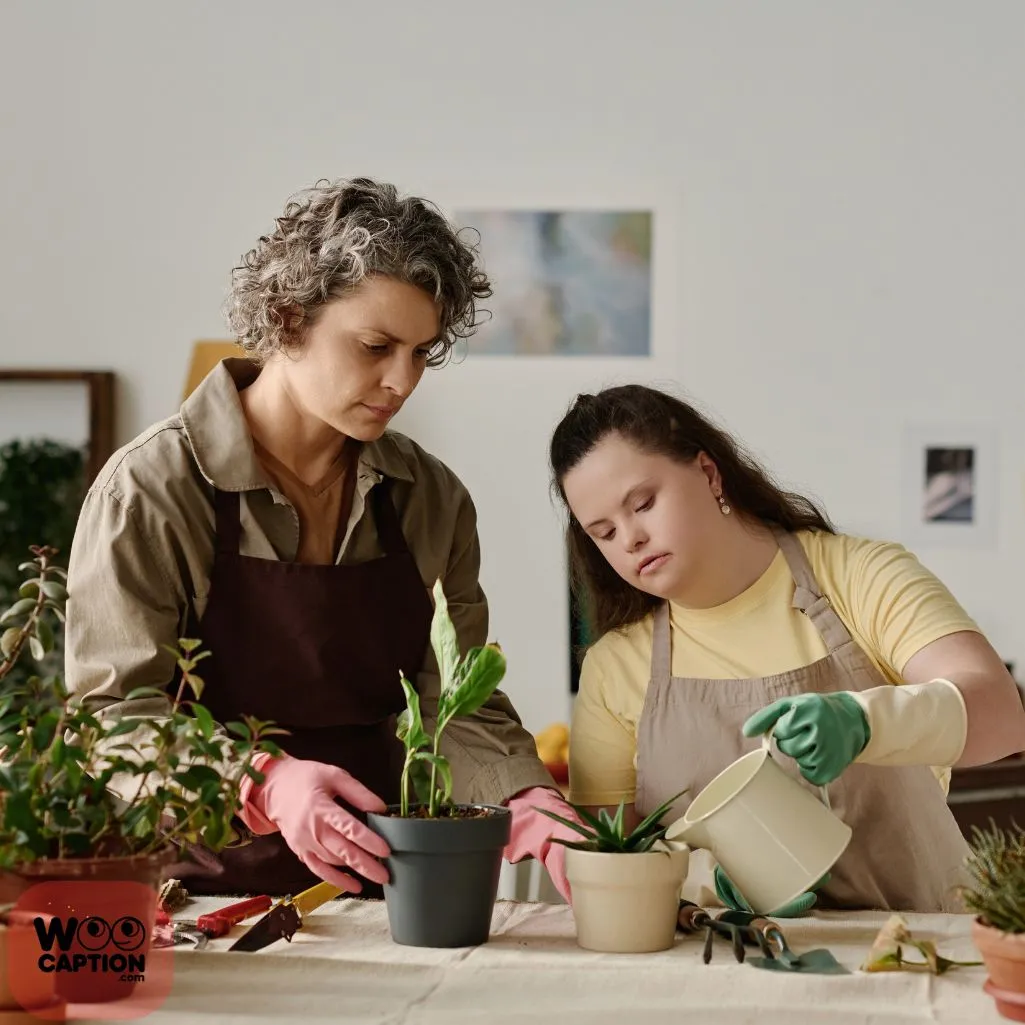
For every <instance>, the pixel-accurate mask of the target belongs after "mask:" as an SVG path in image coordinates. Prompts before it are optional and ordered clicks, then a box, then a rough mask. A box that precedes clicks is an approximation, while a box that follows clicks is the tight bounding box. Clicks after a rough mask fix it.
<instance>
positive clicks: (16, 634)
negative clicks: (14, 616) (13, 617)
mask: <svg viewBox="0 0 1025 1025" xmlns="http://www.w3.org/2000/svg"><path fill="white" fill-rule="evenodd" d="M20 639H21V631H20V630H19V629H18V628H17V627H16V626H12V627H9V628H8V629H7V630H4V632H3V634H0V652H3V656H4V658H10V657H11V654H12V652H13V651H14V648H15V646H16V645H17V643H18V641H19V640H20Z"/></svg>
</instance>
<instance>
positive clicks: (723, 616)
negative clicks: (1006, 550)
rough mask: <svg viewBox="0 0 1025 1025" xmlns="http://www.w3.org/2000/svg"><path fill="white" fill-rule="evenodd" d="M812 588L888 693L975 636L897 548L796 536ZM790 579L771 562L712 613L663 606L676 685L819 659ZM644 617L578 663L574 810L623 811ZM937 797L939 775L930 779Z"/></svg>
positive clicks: (952, 603) (648, 626)
mask: <svg viewBox="0 0 1025 1025" xmlns="http://www.w3.org/2000/svg"><path fill="white" fill-rule="evenodd" d="M797 537H798V538H799V540H800V542H801V545H802V546H803V548H804V550H805V552H806V553H807V555H808V559H809V561H810V563H811V567H812V571H813V572H814V574H815V578H816V579H817V580H818V582H819V587H820V588H821V589H822V592H823V594H825V595H826V596H827V597H828V598H829V599H830V601H831V602H832V604H833V608H834V609H835V610H836V612H837V614H838V615H839V617H840V619H841V620H843V622H844V625H845V626H846V627H847V629H848V630H849V631H850V632H851V636H852V637H853V638H854V640H855V642H856V643H857V644H859V645H860V646H861V647H862V649H863V650H864V651H865V652H866V653H867V654H868V656H869V658H871V660H872V661H873V662H874V663H875V665H876V666H877V667H878V668H879V670H880V672H881V673H882V674H883V676H884V677H885V678H886V679H887V680H889V681H890V682H891V683H894V684H899V683H901V682H902V679H901V673H902V671H903V669H904V666H905V665H906V664H907V662H908V660H909V659H910V658H911V657H912V655H914V654H915V653H916V652H918V651H920V650H921V649H922V648H924V647H925V646H926V645H927V644H931V643H932V642H933V641H936V640H939V638H941V637H945V636H947V635H948V634H952V633H957V632H958V631H960V630H974V631H978V630H979V628H978V626H976V624H975V623H974V622H973V621H972V619H971V618H969V616H968V615H967V613H966V612H965V611H964V610H963V609H962V608H961V606H960V605H959V604H958V603H957V601H956V600H955V599H954V597H953V595H952V594H951V593H950V592H949V591H948V590H947V588H946V587H945V586H944V585H943V584H942V583H941V582H940V581H939V580H938V579H937V578H936V577H935V576H934V575H933V574H932V573H930V572H929V570H927V569H926V568H925V567H924V566H923V565H922V564H921V563H920V562H919V561H918V559H917V558H916V557H915V556H914V555H912V554H911V552H909V551H907V550H906V549H905V548H903V547H902V546H901V545H898V544H892V543H887V542H880V541H870V540H866V539H864V538H859V537H850V536H847V535H844V534H827V533H821V532H815V531H801V532H800V533H798V534H797ZM793 596H794V578H793V576H792V575H791V573H790V567H789V566H788V565H787V563H786V560H785V559H784V557H783V553H782V552H779V553H778V554H777V555H776V558H775V559H774V560H773V561H772V563H771V564H770V566H769V568H768V569H767V570H766V571H765V573H763V574H762V576H761V577H760V578H759V579H758V580H757V581H755V583H754V584H752V585H751V586H750V587H749V588H748V589H747V590H746V591H744V592H743V593H741V594H739V595H737V597H735V598H732V599H731V600H730V601H728V602H726V603H725V604H723V605H718V606H716V607H715V608H711V609H687V608H683V607H681V606H679V605H675V604H671V605H670V622H671V624H672V626H671V629H672V638H673V665H672V672H673V675H674V676H689V677H701V678H704V679H721V680H722V681H723V686H724V687H729V681H730V680H737V679H744V678H748V677H753V676H770V675H772V674H774V673H782V672H786V671H787V670H789V669H796V668H798V667H800V666H806V665H809V664H810V663H812V662H814V661H816V660H817V659H820V658H822V657H823V656H824V655H825V654H826V646H825V644H824V643H823V641H822V638H821V637H820V636H819V634H818V631H817V630H816V629H815V626H814V625H813V624H812V622H811V620H810V619H809V618H808V617H807V616H805V615H804V613H802V612H800V611H799V610H798V609H795V608H793V606H792V604H791V603H792V601H793ZM652 621H653V620H652V616H650V615H649V616H646V617H645V618H644V619H643V620H641V621H640V622H638V623H634V624H632V625H630V626H628V627H625V628H624V629H622V630H613V631H610V632H609V633H607V634H606V635H605V636H604V637H602V638H601V639H600V640H598V641H597V642H596V643H595V644H594V645H593V646H592V647H591V648H590V650H589V651H588V652H587V655H586V657H585V658H584V662H583V665H582V667H581V671H580V690H579V693H578V694H577V696H576V699H575V701H574V707H573V722H572V730H571V739H570V790H571V796H570V800H572V801H573V802H574V803H576V804H584V805H616V804H619V802H620V801H621V800H624V799H625V800H626V801H627V802H628V803H629V802H631V801H633V799H634V795H635V789H636V768H635V764H634V757H635V754H636V747H637V724H638V721H639V720H640V717H641V711H642V709H643V708H644V697H645V694H646V692H647V689H648V681H649V679H650V676H651V638H652ZM934 771H935V772H936V775H937V777H938V778H939V779H940V783H941V785H943V786H944V787H945V786H946V785H947V782H948V781H949V775H950V773H949V769H947V768H945V767H939V768H937V769H935V770H934Z"/></svg>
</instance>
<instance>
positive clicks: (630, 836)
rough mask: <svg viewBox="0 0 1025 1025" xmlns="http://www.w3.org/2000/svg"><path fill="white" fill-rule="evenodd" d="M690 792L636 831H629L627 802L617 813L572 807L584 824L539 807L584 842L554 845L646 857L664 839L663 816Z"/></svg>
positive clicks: (670, 802) (663, 806)
mask: <svg viewBox="0 0 1025 1025" xmlns="http://www.w3.org/2000/svg"><path fill="white" fill-rule="evenodd" d="M686 792H687V791H686V790H681V791H680V793H678V794H676V796H675V797H670V798H669V800H668V801H666V802H665V803H664V804H660V805H659V806H658V807H657V808H656V809H655V810H654V811H653V812H652V813H651V814H650V815H648V816H647V817H646V818H644V819H642V820H641V821H640V822H639V823H638V824H637V825H636V826H634V828H633V829H627V828H626V822H625V816H626V802H625V801H620V802H619V807H618V808H617V809H616V810H615V812H614V813H610V812H609V810H608V809H607V808H601V809H600V810H599V811H598V814H597V815H595V814H594V813H593V812H591V811H588V809H587V808H584V807H582V806H580V805H579V804H575V805H573V808H574V810H575V811H576V813H577V814H578V815H579V816H580V817H581V819H583V822H582V823H580V822H573V821H571V820H570V819H567V818H563V817H562V816H561V815H559V814H557V813H556V812H553V811H548V810H547V809H545V808H538V809H537V810H538V811H539V812H541V814H542V815H547V816H548V817H549V818H550V819H555V821H556V822H561V823H562V824H563V825H564V826H569V827H570V829H573V830H575V831H576V832H577V833H579V834H580V835H581V836H582V837H583V838H584V839H582V840H564V839H558V838H553V842H554V843H561V844H563V845H564V846H566V847H572V848H574V849H575V850H578V851H593V852H595V853H596V854H644V853H646V852H647V851H651V850H655V849H657V848H656V847H655V845H656V844H657V843H658V842H659V841H660V840H661V839H662V838H663V837H664V836H665V833H666V830H667V829H668V828H669V827H668V825H662V823H661V819H662V816H663V815H665V814H666V812H668V811H669V809H670V808H671V807H672V806H673V804H674V803H675V802H676V801H677V800H679V798H681V797H682V796H683V795H684V794H685V793H686Z"/></svg>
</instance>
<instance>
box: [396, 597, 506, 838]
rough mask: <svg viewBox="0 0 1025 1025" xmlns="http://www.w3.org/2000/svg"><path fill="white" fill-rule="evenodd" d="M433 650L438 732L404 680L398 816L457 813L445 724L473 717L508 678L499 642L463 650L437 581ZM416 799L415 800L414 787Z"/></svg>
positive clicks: (399, 727)
mask: <svg viewBox="0 0 1025 1025" xmlns="http://www.w3.org/2000/svg"><path fill="white" fill-rule="evenodd" d="M433 594H434V614H433V616H432V618H431V648H432V649H433V651H434V657H435V660H436V661H437V663H438V674H439V677H440V681H441V684H440V692H439V695H438V709H437V714H436V716H435V723H434V728H433V731H428V728H427V726H426V725H425V723H424V718H423V715H422V714H421V710H420V695H419V694H418V693H417V690H416V688H415V687H414V686H413V684H412V683H410V682H409V680H408V679H406V676H405V674H404V673H403V672H400V673H399V680H400V682H401V684H402V689H403V691H404V692H405V695H406V707H405V709H404V710H403V711H402V713H401V714H400V715H399V717H398V723H397V730H396V734H397V736H398V738H399V740H401V741H402V743H403V746H404V747H405V750H406V755H405V761H404V763H403V766H402V781H401V796H400V799H399V801H400V803H399V814H400V815H401V816H402V817H404V818H405V817H408V816H409V815H411V814H413V815H416V816H418V817H426V818H438V817H441V816H449V817H450V816H453V815H454V814H457V809H456V808H455V807H454V806H453V803H452V769H451V767H450V766H449V763H448V759H447V758H445V756H444V755H443V754H441V738H442V734H443V733H444V731H445V727H446V726H448V724H449V723H450V722H451V721H452V720H453V719H454V718H456V716H462V715H472V714H473V713H474V712H476V711H477V709H478V708H480V707H481V705H483V704H484V702H486V701H487V700H488V698H490V697H491V695H492V694H494V692H495V689H496V688H497V687H498V685H499V683H501V682H502V678H503V677H504V676H505V656H504V655H503V654H502V649H501V648H500V647H499V645H498V644H485V645H483V646H480V647H474V648H471V649H470V650H469V651H467V652H466V654H465V655H461V654H460V652H459V638H458V637H457V635H456V629H455V626H454V625H453V623H452V619H451V617H450V615H449V611H448V601H447V600H446V598H445V592H444V589H443V588H442V584H441V581H440V580H438V581H436V582H435V584H434V589H433ZM411 788H412V791H413V793H414V794H415V797H416V801H415V802H414V803H413V804H412V805H411V803H410V789H411Z"/></svg>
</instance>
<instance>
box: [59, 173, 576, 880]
mask: <svg viewBox="0 0 1025 1025" xmlns="http://www.w3.org/2000/svg"><path fill="white" fill-rule="evenodd" d="M490 294H491V291H490V286H489V283H488V280H487V278H486V276H485V274H484V273H483V271H482V270H481V268H480V267H479V266H478V264H477V261H476V254H475V252H474V250H473V249H472V248H470V247H469V246H468V245H467V244H466V242H465V241H464V240H462V239H461V238H460V237H459V235H458V234H457V233H456V232H455V231H454V230H453V228H452V226H451V225H450V224H449V223H448V222H447V221H446V220H445V219H444V217H442V216H441V214H440V213H439V212H438V211H437V210H436V209H435V208H434V207H433V206H432V205H430V204H428V203H426V202H424V201H423V200H421V199H417V198H406V197H400V196H399V195H398V194H397V192H396V190H395V188H394V187H393V186H391V185H386V184H380V183H377V182H374V181H370V180H367V179H357V180H353V181H339V182H335V183H319V184H318V185H317V186H315V187H314V188H312V189H309V190H307V191H305V192H304V193H301V194H300V195H299V196H297V197H295V198H294V199H293V200H292V201H290V202H289V203H288V205H287V206H286V207H285V210H284V212H283V213H282V215H281V216H280V217H278V218H277V219H276V221H275V224H274V227H273V228H272V230H271V231H269V232H268V233H267V234H265V235H263V236H262V237H261V238H260V239H259V241H258V242H257V244H256V246H255V248H253V249H252V250H250V251H249V252H248V253H247V254H246V255H245V256H244V257H243V258H242V261H241V263H240V264H239V265H238V266H237V267H236V268H235V270H234V272H233V277H232V288H231V293H230V296H229V299H228V302H227V316H228V321H229V323H230V325H231V328H232V329H233V331H234V333H235V335H236V336H237V337H238V339H239V341H240V343H241V345H242V348H243V350H244V351H245V353H246V355H247V357H248V358H246V359H229V360H225V361H224V362H223V363H221V364H220V365H218V366H217V367H216V368H215V369H214V370H213V371H212V372H211V373H210V374H209V375H208V376H207V378H206V379H205V380H204V381H203V382H202V383H201V384H200V386H199V387H198V388H197V389H196V390H195V391H194V392H193V394H192V395H191V396H190V397H189V398H188V400H187V401H186V402H185V403H184V405H183V406H182V407H181V410H180V412H179V413H178V414H176V415H175V416H172V417H171V418H169V419H167V420H164V421H162V422H161V423H158V424H156V425H155V426H153V427H151V428H150V429H149V430H147V431H145V432H144V433H143V434H141V435H140V436H139V437H138V438H136V439H135V440H134V441H132V442H131V443H130V444H128V445H126V446H125V447H124V448H122V449H121V450H120V451H119V452H117V453H116V454H115V455H114V456H113V457H112V458H111V460H110V461H109V462H108V464H107V466H106V467H105V468H104V469H103V471H102V472H101V474H100V475H99V477H98V478H97V480H96V481H95V482H94V484H93V485H92V487H91V489H90V490H89V493H88V496H87V498H86V501H85V504H84V507H83V509H82V513H81V519H80V521H79V525H78V531H77V534H76V538H75V543H74V548H73V554H72V559H71V565H70V567H69V585H68V586H69V592H70V600H69V603H68V619H67V677H68V684H69V687H70V689H71V690H72V691H73V692H74V693H76V694H78V695H82V696H84V697H85V698H87V699H88V701H89V702H90V704H91V705H92V706H93V707H94V708H95V709H96V710H98V711H99V712H101V713H102V714H103V715H104V716H145V717H159V716H162V715H166V714H167V711H168V708H169V703H168V701H166V700H164V699H154V698H142V699H133V700H126V695H127V694H128V693H129V692H130V691H132V690H133V689H134V688H137V687H140V686H150V687H153V686H157V687H160V688H165V687H167V686H168V685H169V684H170V683H171V681H172V679H173V678H174V676H175V664H174V659H173V657H172V655H171V654H170V652H169V651H168V650H167V647H166V646H168V645H170V646H172V647H173V646H174V644H175V642H176V640H177V639H178V638H179V637H180V636H183V635H187V636H198V637H200V638H201V639H202V642H203V644H204V646H206V647H208V648H209V649H210V650H211V651H212V652H213V655H212V657H211V658H210V659H209V660H208V661H206V662H204V669H205V671H204V673H203V676H204V679H205V680H206V690H205V692H204V695H203V700H204V703H205V704H206V705H207V706H208V707H210V708H211V710H212V711H213V713H214V714H215V716H216V717H217V718H218V719H219V720H220V721H222V722H223V721H228V720H230V719H235V718H238V717H239V716H240V715H242V714H247V713H248V714H251V715H255V716H257V717H258V718H261V719H270V720H274V721H275V722H276V723H278V724H279V725H282V726H284V727H286V728H287V729H288V730H289V731H290V732H289V734H288V736H286V737H284V738H283V739H282V747H283V748H284V749H285V751H286V754H285V756H284V757H282V758H280V759H274V760H268V761H267V762H266V763H264V764H262V765H261V769H262V771H263V772H264V773H265V775H266V779H265V781H264V782H263V783H261V784H260V785H258V786H252V785H250V786H249V787H248V789H247V790H246V791H245V792H244V793H243V806H242V809H241V811H240V817H241V819H242V820H243V821H244V822H245V824H246V826H248V827H249V829H250V830H252V832H253V833H254V834H256V836H255V839H254V840H253V842H252V843H249V844H246V845H243V846H237V847H232V848H229V849H228V850H226V851H224V852H222V854H221V855H220V856H219V857H218V859H217V860H218V861H219V864H216V865H210V863H211V861H212V860H213V856H212V855H210V854H209V852H205V853H206V855H207V856H206V857H205V858H203V859H201V860H203V861H205V862H206V863H207V864H208V866H209V867H210V870H209V871H208V872H207V873H206V874H205V875H204V874H203V873H200V874H199V875H198V876H196V877H195V878H193V879H191V880H190V887H191V888H193V889H196V890H201V889H204V888H205V889H208V890H213V891H216V892H219V893H226V892H232V891H238V892H264V893H285V892H295V891H296V890H301V889H303V888H305V887H306V886H308V885H310V884H311V883H313V882H316V880H317V877H319V878H321V879H324V880H327V881H330V882H333V883H335V884H336V885H338V886H340V887H342V888H343V889H346V890H349V891H351V892H356V891H359V890H360V889H362V887H363V883H362V882H360V880H359V879H358V878H357V876H362V877H363V879H364V880H370V881H372V882H377V883H380V882H382V881H384V880H385V879H386V871H385V869H384V866H383V865H381V864H380V862H379V861H378V860H377V859H378V858H379V857H381V856H384V855H386V854H387V853H388V849H387V846H386V845H385V843H384V841H383V840H382V839H381V838H380V837H378V836H377V835H376V834H374V833H372V832H370V831H369V830H368V829H367V828H366V826H365V825H364V824H363V823H362V822H361V821H360V817H359V813H360V812H361V811H364V812H365V811H369V810H380V809H383V807H384V804H385V803H386V802H392V801H394V800H396V799H397V796H398V785H399V773H400V769H401V764H402V759H401V747H400V745H399V743H398V741H397V740H396V738H395V735H394V717H395V715H396V713H398V712H399V711H400V710H401V709H402V708H403V707H404V704H405V702H404V696H403V693H402V690H401V687H400V685H399V673H400V670H402V671H404V672H405V673H406V674H407V675H409V674H410V673H411V672H414V671H416V670H419V673H418V675H417V677H416V685H417V688H418V690H419V692H420V694H421V700H422V703H423V705H424V707H425V709H426V711H427V714H428V716H429V715H430V710H431V702H432V699H436V697H437V694H438V675H437V669H436V666H435V664H434V662H433V658H432V655H431V653H430V645H429V644H428V638H429V626H430V619H431V612H432V608H431V602H430V597H429V588H430V586H431V584H433V582H434V581H435V580H436V579H438V578H441V580H442V582H443V585H444V588H445V591H446V594H447V596H448V600H449V607H450V610H451V613H452V616H453V620H454V622H455V625H456V628H457V631H458V634H459V640H460V645H461V647H462V648H463V650H465V649H467V648H469V647H470V646H472V645H479V644H483V643H485V641H486V636H487V630H488V608H487V603H486V600H485V597H484V594H483V593H482V591H481V587H480V584H479V581H478V569H479V563H480V551H479V545H478V538H477V528H476V515H475V512H474V507H473V503H472V501H471V499H470V496H469V494H468V493H467V491H466V488H465V487H464V486H463V485H462V483H461V482H460V481H459V479H458V478H457V477H456V475H455V474H454V473H453V472H452V471H451V470H450V469H449V468H448V467H447V466H445V465H444V463H442V462H441V461H440V460H439V459H437V458H435V457H434V456H432V455H430V454H429V453H428V452H425V451H424V450H423V449H422V448H421V447H420V446H419V445H417V444H416V443H415V442H414V441H412V440H410V439H409V438H407V437H404V436H403V435H401V434H398V433H395V432H393V431H390V430H388V423H389V421H390V420H391V419H392V417H393V416H394V415H395V414H396V413H397V412H398V411H399V410H400V409H401V408H402V406H403V404H404V403H405V401H406V400H407V399H408V398H409V396H410V395H411V394H412V392H413V390H414V389H415V388H416V386H417V384H419V382H420V379H421V377H422V376H423V373H424V370H425V369H426V368H427V367H428V366H434V365H437V364H440V363H442V362H444V361H445V358H446V356H447V354H448V352H449V350H450V348H451V346H452V345H453V344H454V343H455V341H456V340H457V339H459V338H464V337H467V336H469V335H470V334H472V332H473V330H474V328H475V321H476V309H477V307H476V304H477V301H478V300H479V299H481V298H482V297H486V296H488V295H490ZM443 748H444V753H445V754H446V755H447V756H448V757H449V759H450V760H451V762H452V768H453V776H454V780H455V788H456V793H457V796H458V797H459V798H460V799H462V800H469V801H483V802H489V803H507V804H508V805H509V806H510V808H511V809H512V811H513V839H512V842H511V843H510V846H509V848H508V849H507V851H506V856H507V857H509V858H510V859H511V860H518V859H519V858H522V857H525V856H527V855H531V854H532V855H534V856H535V857H537V858H539V859H541V860H542V861H544V862H545V864H546V865H547V867H548V868H549V870H550V871H551V872H552V874H553V877H554V879H555V882H556V885H557V886H559V888H560V890H561V891H562V892H563V893H564V894H566V893H567V888H566V883H565V876H564V874H563V870H562V864H561V857H560V853H561V852H562V851H563V848H562V846H561V845H559V844H554V845H553V844H552V843H551V840H552V837H553V835H566V834H565V832H559V830H560V827H558V826H557V825H556V824H555V823H554V822H553V821H552V820H551V819H548V818H546V817H544V816H542V815H540V814H538V812H537V811H536V810H535V806H538V805H540V806H546V807H549V808H554V809H556V810H557V811H559V812H560V813H561V814H569V815H570V817H572V813H571V812H570V811H569V809H568V808H567V806H566V805H565V804H564V803H563V802H562V801H561V799H560V798H559V797H558V796H557V793H556V792H555V791H553V790H552V789H550V788H551V787H552V779H551V777H550V776H549V774H548V772H547V771H546V770H545V768H544V766H543V765H542V764H541V763H540V761H539V760H538V758H537V754H536V750H535V746H534V741H533V739H532V737H531V736H530V734H528V733H527V732H526V731H525V730H524V729H523V728H522V726H521V725H520V721H519V719H518V717H517V716H516V713H515V711H514V710H513V707H512V705H511V704H510V703H509V701H508V700H507V698H506V697H505V696H504V695H502V694H501V693H498V694H496V695H495V697H494V698H493V699H492V700H491V701H490V702H489V704H487V705H486V706H485V707H484V708H482V709H481V710H480V712H478V713H477V714H476V715H474V716H472V717H469V718H466V719H462V720H456V721H454V722H452V723H451V724H450V726H449V728H448V730H447V732H446V733H445V739H444V742H443ZM265 757H266V756H265ZM336 798H337V800H336ZM340 802H342V803H340ZM570 835H572V834H571V833H570ZM339 866H341V867H339ZM342 868H348V869H349V871H342Z"/></svg>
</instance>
